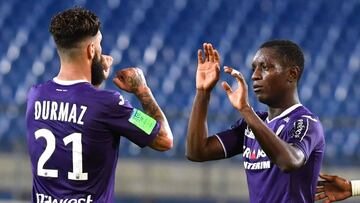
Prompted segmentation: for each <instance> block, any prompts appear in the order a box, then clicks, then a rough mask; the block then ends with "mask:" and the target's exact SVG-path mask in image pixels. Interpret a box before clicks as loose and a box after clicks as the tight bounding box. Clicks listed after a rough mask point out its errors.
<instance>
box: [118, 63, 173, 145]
mask: <svg viewBox="0 0 360 203" xmlns="http://www.w3.org/2000/svg"><path fill="white" fill-rule="evenodd" d="M113 82H114V83H115V85H117V86H118V87H119V88H120V89H123V90H125V91H127V92H130V93H133V94H134V95H135V96H136V97H137V98H138V99H139V100H140V103H141V105H142V107H143V109H144V111H145V112H146V113H147V114H148V115H149V116H151V117H153V118H154V119H156V120H157V121H158V122H159V123H160V126H161V127H160V130H159V133H158V134H157V136H156V137H155V139H154V140H153V141H152V142H151V143H150V144H149V146H150V147H151V148H153V149H155V150H159V151H166V150H169V149H171V148H172V146H173V135H172V132H171V129H170V126H169V123H168V121H167V119H166V117H165V115H164V113H163V111H162V110H161V108H160V107H159V105H158V104H157V102H156V100H155V98H154V96H153V94H152V92H151V89H150V88H149V87H148V86H147V84H146V80H145V77H144V74H143V72H142V71H141V69H139V68H127V69H123V70H120V71H118V72H117V75H116V77H115V78H114V79H113Z"/></svg>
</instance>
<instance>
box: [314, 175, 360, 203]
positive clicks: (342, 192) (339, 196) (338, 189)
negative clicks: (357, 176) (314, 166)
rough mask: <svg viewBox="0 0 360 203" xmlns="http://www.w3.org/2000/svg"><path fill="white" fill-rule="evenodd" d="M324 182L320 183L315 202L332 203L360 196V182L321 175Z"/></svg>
mask: <svg viewBox="0 0 360 203" xmlns="http://www.w3.org/2000/svg"><path fill="white" fill-rule="evenodd" d="M320 178H322V179H323V180H322V181H319V182H318V186H317V188H316V196H315V200H316V201H317V200H323V203H330V202H336V201H341V200H344V199H347V198H349V197H351V196H359V195H360V180H353V181H348V180H346V179H344V178H342V177H339V176H334V175H327V174H320Z"/></svg>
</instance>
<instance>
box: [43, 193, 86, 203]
mask: <svg viewBox="0 0 360 203" xmlns="http://www.w3.org/2000/svg"><path fill="white" fill-rule="evenodd" d="M36 202H37V203H91V202H93V200H92V199H91V195H88V196H87V197H86V198H78V199H75V198H73V199H68V198H67V199H55V198H53V197H52V196H49V195H44V194H41V193H36Z"/></svg>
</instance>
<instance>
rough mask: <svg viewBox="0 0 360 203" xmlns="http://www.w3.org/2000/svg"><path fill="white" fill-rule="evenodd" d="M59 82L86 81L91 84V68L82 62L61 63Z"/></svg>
mask: <svg viewBox="0 0 360 203" xmlns="http://www.w3.org/2000/svg"><path fill="white" fill-rule="evenodd" d="M57 78H58V79H59V80H86V81H88V82H91V68H90V64H86V62H85V63H82V62H76V61H72V62H63V61H62V62H61V67H60V71H59V74H58V75H57Z"/></svg>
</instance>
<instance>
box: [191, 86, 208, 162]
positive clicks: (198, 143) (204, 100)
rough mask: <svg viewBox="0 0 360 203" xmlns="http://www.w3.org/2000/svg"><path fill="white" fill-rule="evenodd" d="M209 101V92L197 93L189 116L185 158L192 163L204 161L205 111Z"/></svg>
mask: <svg viewBox="0 0 360 203" xmlns="http://www.w3.org/2000/svg"><path fill="white" fill-rule="evenodd" d="M209 100H210V92H208V91H199V90H198V91H197V92H196V95H195V99H194V104H193V108H192V111H191V114H190V119H189V125H188V132H187V139H186V143H187V147H186V156H187V157H188V158H189V159H190V160H193V161H204V159H205V157H204V153H203V150H205V145H206V139H207V137H208V128H207V111H208V106H209Z"/></svg>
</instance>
